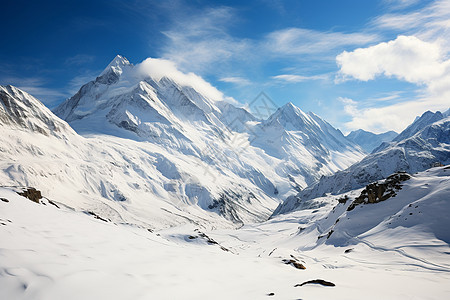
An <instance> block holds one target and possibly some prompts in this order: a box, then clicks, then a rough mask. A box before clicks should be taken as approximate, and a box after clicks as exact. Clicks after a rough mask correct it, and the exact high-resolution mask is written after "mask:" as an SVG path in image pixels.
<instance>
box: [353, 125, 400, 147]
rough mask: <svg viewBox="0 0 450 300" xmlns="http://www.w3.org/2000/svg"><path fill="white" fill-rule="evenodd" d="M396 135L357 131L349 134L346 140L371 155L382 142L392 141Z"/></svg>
mask: <svg viewBox="0 0 450 300" xmlns="http://www.w3.org/2000/svg"><path fill="white" fill-rule="evenodd" d="M397 135H398V133H396V132H395V131H388V132H384V133H380V134H375V133H372V132H369V131H365V130H362V129H358V130H355V131H352V132H350V133H349V134H348V135H347V136H346V138H347V139H348V140H350V141H352V142H353V143H355V144H357V145H359V146H360V147H361V148H363V149H364V150H365V151H366V152H367V153H371V152H372V151H373V150H374V149H375V148H377V147H378V146H380V145H381V144H382V143H383V142H390V141H392V140H393V139H394V138H395V137H396V136H397Z"/></svg>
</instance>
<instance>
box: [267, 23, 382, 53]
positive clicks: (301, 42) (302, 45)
mask: <svg viewBox="0 0 450 300" xmlns="http://www.w3.org/2000/svg"><path fill="white" fill-rule="evenodd" d="M378 40H379V37H378V35H376V34H366V33H342V32H322V31H316V30H309V29H303V28H286V29H282V30H278V31H274V32H272V33H270V34H269V35H268V36H267V41H266V45H267V46H266V47H268V48H269V49H271V51H273V52H277V53H280V54H285V55H300V54H317V53H325V52H328V51H330V50H333V49H336V48H339V47H343V46H349V45H365V44H368V43H370V42H374V41H378Z"/></svg>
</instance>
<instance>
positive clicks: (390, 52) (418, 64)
mask: <svg viewBox="0 0 450 300" xmlns="http://www.w3.org/2000/svg"><path fill="white" fill-rule="evenodd" d="M161 2H163V3H161ZM243 2H244V3H243ZM0 24H1V28H3V34H2V36H3V41H2V47H1V48H0V84H13V85H16V86H18V87H20V88H22V89H24V90H25V91H27V92H29V93H31V94H33V95H34V96H36V97H37V98H38V99H40V100H41V101H42V102H44V103H45V104H46V105H47V106H49V107H54V106H55V105H57V104H58V103H60V102H61V101H63V100H64V99H65V98H67V97H69V96H71V95H72V94H74V93H75V92H76V91H77V90H78V88H79V87H80V86H81V85H82V84H84V83H86V82H87V81H89V80H92V79H94V78H95V77H96V76H97V75H98V74H99V73H100V72H101V71H102V70H103V68H104V67H105V66H106V65H107V64H108V63H109V62H110V61H111V60H112V59H113V58H114V56H115V55H116V54H121V55H123V56H125V57H126V58H128V59H129V60H130V61H131V62H132V63H135V64H138V63H140V62H142V61H143V60H144V59H146V58H148V57H153V58H162V59H167V60H170V61H172V62H174V63H175V64H176V65H177V68H178V69H179V70H181V71H183V72H194V73H196V74H198V75H200V76H201V77H203V78H204V79H205V80H206V81H208V82H210V83H211V84H212V85H213V86H215V87H217V88H218V89H219V90H221V91H222V92H223V93H224V94H225V95H226V96H229V97H232V98H234V99H236V100H237V101H239V102H240V103H242V104H245V103H249V102H251V101H252V100H253V99H254V97H256V96H257V95H258V94H259V92H261V91H264V92H266V94H267V95H269V96H270V97H271V99H272V100H273V101H274V103H275V104H276V105H279V106H281V105H283V104H285V103H287V102H289V101H290V102H293V103H294V104H295V105H297V106H298V107H300V108H301V109H302V110H304V111H313V112H315V113H316V114H318V115H320V116H322V117H324V118H325V119H326V120H328V121H329V122H330V123H332V124H333V125H334V126H336V127H338V128H340V129H341V130H342V131H343V132H348V131H350V130H353V129H357V128H363V129H366V130H371V131H374V132H382V131H386V130H390V129H394V130H397V131H400V130H402V129H403V128H404V127H405V126H407V125H408V124H409V123H410V122H411V121H412V120H413V119H414V117H415V116H416V115H418V114H421V113H422V112H424V111H426V110H428V109H429V110H433V111H435V110H446V109H448V107H449V106H450V60H449V54H450V51H449V50H450V1H449V0H439V1H418V0H379V1H360V0H340V1H333V0H329V1H325V0H323V1H302V0H299V1H276V0H260V1H200V0H198V1H144V0H137V1H114V0H109V1H102V0H101V1H95V0H91V1H20V0H18V1H8V2H6V3H4V4H3V5H2V18H1V19H0Z"/></svg>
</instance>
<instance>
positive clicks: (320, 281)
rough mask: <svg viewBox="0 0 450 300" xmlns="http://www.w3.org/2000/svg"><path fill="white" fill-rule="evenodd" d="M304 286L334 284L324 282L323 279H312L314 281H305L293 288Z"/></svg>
mask: <svg viewBox="0 0 450 300" xmlns="http://www.w3.org/2000/svg"><path fill="white" fill-rule="evenodd" d="M305 284H321V285H323V286H336V285H335V284H334V283H332V282H329V281H325V280H323V279H314V280H309V281H305V282H303V283H301V284H296V285H295V286H294V287H298V286H304V285H305Z"/></svg>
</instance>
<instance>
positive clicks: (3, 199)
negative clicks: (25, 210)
mask: <svg viewBox="0 0 450 300" xmlns="http://www.w3.org/2000/svg"><path fill="white" fill-rule="evenodd" d="M0 201H3V202H9V200H8V199H6V198H0Z"/></svg>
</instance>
